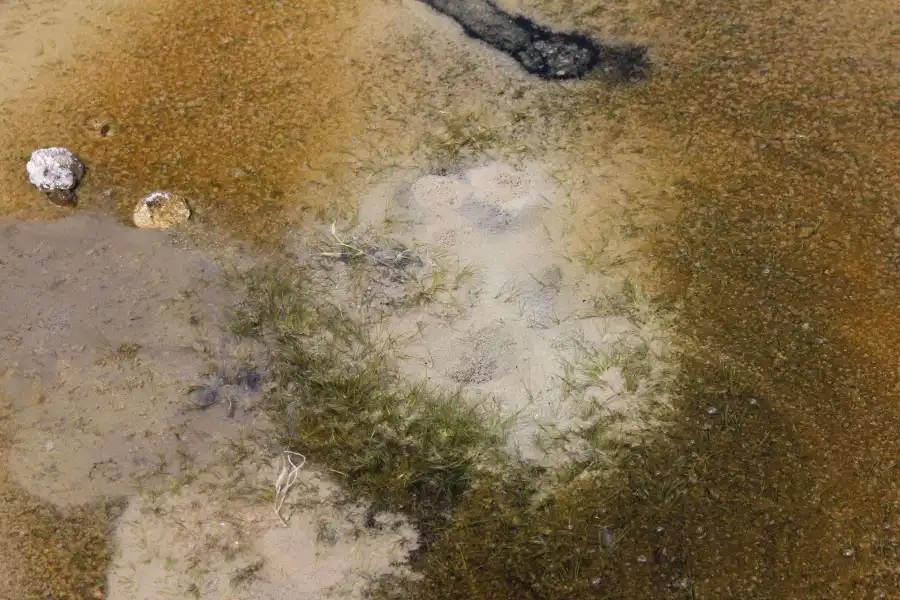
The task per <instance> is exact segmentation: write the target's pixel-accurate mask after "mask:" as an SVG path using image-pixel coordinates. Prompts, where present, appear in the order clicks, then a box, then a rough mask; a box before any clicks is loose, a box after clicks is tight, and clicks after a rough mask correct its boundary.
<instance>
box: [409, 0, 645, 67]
mask: <svg viewBox="0 0 900 600" xmlns="http://www.w3.org/2000/svg"><path fill="white" fill-rule="evenodd" d="M423 2H425V3H426V4H428V5H429V6H431V7H432V8H434V9H435V10H437V11H438V12H440V13H443V14H445V15H447V16H448V17H450V18H452V19H453V20H454V21H456V22H457V23H459V25H460V26H461V27H462V28H463V30H464V31H465V32H466V34H468V35H469V36H470V37H473V38H475V39H477V40H480V41H483V42H485V43H487V44H489V45H491V46H492V47H494V48H496V49H497V50H499V51H501V52H503V53H505V54H508V55H509V56H511V57H512V58H514V59H515V60H516V61H517V62H518V63H519V64H521V65H522V67H523V68H524V69H525V70H526V71H528V72H529V73H531V74H532V75H537V76H538V77H542V78H544V79H578V78H580V77H584V76H585V75H586V74H588V73H589V72H591V71H593V70H594V69H598V68H599V69H601V70H602V71H604V72H605V73H606V74H608V75H611V76H613V77H616V78H622V79H625V80H629V81H634V80H639V79H643V77H644V74H645V70H646V69H647V67H648V62H647V49H646V48H645V47H643V46H636V45H621V46H613V45H604V44H598V43H597V42H595V41H594V40H592V39H591V38H589V37H587V36H584V35H581V34H578V33H571V32H555V31H552V30H550V29H547V28H545V27H542V26H540V25H537V24H536V23H534V22H533V21H531V20H529V19H526V18H525V17H522V16H512V15H510V14H508V13H506V12H504V11H503V10H501V9H500V8H499V7H498V6H497V5H495V4H494V3H493V2H491V1H490V0H423Z"/></svg>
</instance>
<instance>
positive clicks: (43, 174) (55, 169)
mask: <svg viewBox="0 0 900 600" xmlns="http://www.w3.org/2000/svg"><path fill="white" fill-rule="evenodd" d="M25 169H26V170H27V171H28V181H30V182H31V183H32V185H34V187H36V188H37V189H39V190H41V191H42V192H53V191H68V190H74V189H75V188H76V187H77V186H78V184H79V183H80V182H81V178H82V177H84V165H83V164H82V163H81V161H80V160H78V157H77V156H75V155H74V154H72V153H71V152H69V151H68V150H66V149H65V148H41V149H40V150H35V151H34V152H32V153H31V160H29V161H28V164H27V165H25Z"/></svg>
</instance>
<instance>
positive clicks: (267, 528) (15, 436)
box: [0, 214, 415, 600]
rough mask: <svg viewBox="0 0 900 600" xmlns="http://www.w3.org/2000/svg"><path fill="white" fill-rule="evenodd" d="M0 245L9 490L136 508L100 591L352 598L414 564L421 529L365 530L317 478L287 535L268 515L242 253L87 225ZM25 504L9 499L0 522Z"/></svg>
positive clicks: (265, 453)
mask: <svg viewBox="0 0 900 600" xmlns="http://www.w3.org/2000/svg"><path fill="white" fill-rule="evenodd" d="M0 240H2V244H3V247H2V250H0V256H2V257H3V259H2V262H0V273H2V279H3V281H4V282H6V284H5V285H3V286H2V288H0V302H2V304H3V306H4V307H6V308H5V309H4V311H3V312H2V315H0V336H2V339H3V340H4V343H3V344H2V345H0V364H3V365H4V366H5V370H4V372H3V376H2V380H0V381H2V387H0V390H2V394H3V396H2V397H3V402H4V405H5V407H6V408H8V410H9V419H8V422H9V423H10V425H11V427H10V428H9V430H10V431H9V435H8V436H7V437H6V440H7V444H6V447H7V451H6V453H5V456H4V463H5V465H4V468H5V469H6V468H7V466H8V480H7V482H6V483H5V484H4V485H5V486H12V487H10V489H13V488H16V489H20V490H22V492H25V493H27V494H30V495H31V496H32V497H36V498H38V499H40V500H42V501H44V502H45V503H48V504H50V505H53V506H57V507H62V508H64V509H70V510H77V509H78V506H81V505H87V504H90V503H95V502H97V501H102V500H109V499H112V498H119V497H125V498H130V500H128V502H127V507H126V508H125V511H124V515H122V516H121V518H120V519H119V520H118V531H117V533H116V535H115V544H116V549H115V559H114V562H113V565H112V569H111V571H110V574H109V577H110V580H109V590H108V596H107V597H110V598H120V599H123V600H124V599H126V598H127V599H136V598H147V599H150V598H160V597H182V598H190V597H195V596H194V595H195V594H196V593H198V591H199V593H201V596H202V597H225V596H226V595H228V594H232V595H231V597H234V598H326V597H338V598H352V597H354V594H357V593H358V591H359V589H361V588H362V586H363V585H365V583H367V582H368V581H369V579H370V578H371V577H376V576H378V575H379V574H382V573H385V572H387V571H389V570H391V569H392V568H393V567H392V564H393V563H398V562H402V561H403V560H404V559H405V556H406V553H407V552H408V551H409V550H410V549H411V548H412V547H414V545H415V534H414V532H412V531H410V530H409V529H408V528H406V527H404V526H403V525H402V523H400V522H394V520H392V519H390V518H388V517H380V519H381V521H382V522H381V524H380V525H378V526H377V527H374V528H373V527H365V526H364V524H363V513H364V508H365V507H359V506H347V505H345V503H342V502H339V500H340V497H339V493H338V491H337V490H336V489H335V488H334V486H333V485H332V484H331V483H329V482H328V481H327V478H324V477H320V476H318V475H316V474H315V473H314V472H313V471H303V472H302V473H301V474H300V475H301V477H300V479H299V480H298V482H297V483H296V484H295V485H294V486H293V488H292V493H291V494H290V496H289V498H288V499H287V501H286V504H285V508H284V509H283V513H284V514H286V515H287V516H289V517H290V514H291V511H293V510H294V509H295V507H296V506H298V503H299V505H301V506H303V507H306V509H305V510H304V511H303V512H301V513H300V514H298V515H297V516H293V517H290V518H289V519H288V526H285V525H284V524H282V522H281V521H280V520H279V518H278V517H277V516H276V515H275V513H274V510H273V504H272V503H273V499H274V498H273V496H274V483H275V480H276V476H277V472H276V469H277V467H278V463H277V462H275V463H272V465H270V464H269V462H267V461H269V460H271V459H274V458H277V457H278V456H279V454H280V453H281V449H280V448H274V447H269V446H267V444H266V442H264V441H263V440H266V439H271V438H273V436H272V435H271V432H270V431H268V428H267V424H266V422H265V419H264V418H263V417H262V416H261V414H260V413H259V411H258V410H257V408H256V403H257V400H258V399H259V398H260V395H261V394H262V393H263V392H264V391H265V386H266V381H265V374H264V372H259V371H256V370H254V367H256V366H258V365H262V364H264V359H265V357H264V355H263V354H262V352H261V349H260V348H258V347H255V346H249V345H247V344H240V343H238V341H237V340H235V339H234V338H233V337H232V336H231V335H229V334H228V333H227V327H226V326H225V323H224V322H223V315H222V312H221V307H223V306H228V305H231V304H233V303H234V302H235V301H236V300H237V297H236V296H235V295H234V293H232V292H230V291H229V290H228V289H227V288H226V287H225V286H223V285H222V277H221V271H220V268H219V266H218V265H219V263H220V262H222V261H224V262H227V263H228V264H229V265H232V266H237V267H240V266H241V265H242V264H246V260H242V259H241V252H240V250H239V249H238V248H237V247H230V248H229V249H224V248H221V247H220V248H219V249H217V250H206V251H199V250H195V249H190V248H186V247H184V246H183V244H180V243H179V242H178V240H177V239H176V238H174V237H172V236H169V235H166V234H157V233H152V232H144V231H139V230H136V229H133V228H126V227H122V226H120V225H118V224H116V223H114V222H113V221H111V220H110V219H109V218H106V217H99V216H89V215H83V214H82V215H74V216H70V217H68V218H65V219H61V220H58V221H54V222H51V223H29V224H22V223H12V222H6V223H4V224H3V225H2V233H0ZM198 386H199V388H200V389H194V388H196V387H198ZM266 433H268V435H266ZM273 465H274V466H273ZM8 497H14V496H8ZM15 497H18V496H15ZM21 497H22V498H27V496H25V495H22V496H21ZM22 502H25V500H23V501H22ZM23 509H24V505H22V504H18V505H17V504H15V503H11V502H6V503H4V505H3V511H4V513H5V515H4V519H5V522H4V526H5V527H14V523H15V521H16V519H17V518H18V517H17V515H18V514H19V513H21V511H22V510H23ZM32 533H34V532H32ZM26 535H27V532H26ZM54 541H59V540H53V539H52V538H51V539H50V540H49V543H53V542H54ZM4 548H5V546H4ZM10 551H14V549H12V548H11V549H10ZM17 562H21V561H20V560H18V561H17V560H16V558H15V557H13V556H0V564H6V565H15V564H16V563H17ZM22 568H25V567H22ZM13 570H15V567H13ZM9 580H10V581H11V580H12V576H10V578H9ZM248 582H252V585H250V584H249V583H248ZM7 589H12V588H7ZM328 590H333V595H329V594H330V593H331V592H328ZM354 590H355V591H354ZM38 595H39V594H37V592H34V591H33V590H31V589H27V590H23V591H22V592H17V593H16V594H14V595H13V596H8V595H7V596H2V595H0V596H2V597H10V598H12V597H15V598H30V597H38Z"/></svg>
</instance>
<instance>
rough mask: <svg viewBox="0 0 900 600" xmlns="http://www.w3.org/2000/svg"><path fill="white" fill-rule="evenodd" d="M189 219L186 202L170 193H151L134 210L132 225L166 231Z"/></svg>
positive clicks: (188, 209) (189, 212) (189, 213)
mask: <svg viewBox="0 0 900 600" xmlns="http://www.w3.org/2000/svg"><path fill="white" fill-rule="evenodd" d="M190 218H191V209H190V207H189V206H188V203H187V200H185V199H184V198H182V197H181V196H178V195H177V194H173V193H171V192H163V191H160V192H153V193H152V194H150V195H148V196H147V197H146V198H144V199H143V200H141V201H140V202H138V204H137V206H135V208H134V224H135V225H136V226H137V227H139V228H141V229H168V228H170V227H176V226H178V225H182V224H184V223H185V222H187V220H188V219H190Z"/></svg>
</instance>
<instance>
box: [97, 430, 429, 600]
mask: <svg viewBox="0 0 900 600" xmlns="http://www.w3.org/2000/svg"><path fill="white" fill-rule="evenodd" d="M261 452H262V449H261V448H260V447H257V446H253V451H252V452H251V453H250V454H249V455H241V456H236V455H235V453H234V452H233V451H226V452H225V453H224V454H223V455H222V462H221V463H219V464H217V465H216V466H214V467H213V468H211V469H210V470H208V471H206V472H204V473H202V474H200V475H199V476H198V477H197V478H196V479H194V478H193V477H190V478H188V479H186V480H182V481H179V482H175V483H174V484H173V487H172V489H171V490H169V491H166V492H163V493H150V494H143V495H141V496H139V497H136V498H134V499H133V500H132V501H131V503H130V505H129V507H128V509H127V510H126V511H125V515H124V516H123V517H122V519H121V521H120V526H119V530H118V533H117V537H116V542H117V545H118V549H119V550H118V554H117V556H116V558H115V559H114V561H113V565H112V569H111V572H110V587H109V598H111V599H114V600H152V599H156V598H169V597H171V598H234V599H235V600H314V599H315V600H319V599H327V598H335V599H338V598H339V599H342V600H343V599H347V600H350V599H355V598H362V593H363V590H364V589H365V588H366V586H367V585H368V584H370V583H371V582H372V581H373V580H375V579H377V578H378V577H380V576H382V575H386V574H388V573H397V572H399V571H398V569H399V568H400V565H402V563H404V562H405V561H406V560H407V558H408V554H409V552H410V551H411V550H412V549H413V548H415V545H416V540H417V536H416V533H415V531H414V530H412V529H411V528H410V527H409V526H408V525H406V524H405V523H404V522H403V520H402V519H399V518H395V517H392V516H389V515H383V514H382V515H378V516H377V517H374V520H369V522H368V523H367V517H368V515H367V514H366V508H365V507H364V506H361V505H348V504H346V503H343V502H341V501H340V500H341V497H340V491H339V489H338V488H337V486H335V485H334V484H332V483H330V482H329V481H327V479H325V478H324V477H322V476H321V475H319V474H317V473H315V472H313V471H309V470H306V471H302V472H301V475H300V478H299V479H298V481H297V483H296V484H295V485H294V486H293V488H292V492H291V493H290V494H289V499H288V502H287V507H286V509H287V510H286V511H285V513H286V516H287V525H283V524H282V522H281V521H280V520H279V519H278V517H276V515H275V514H274V511H273V509H272V503H271V494H272V489H273V488H272V484H273V481H274V479H275V471H274V470H273V469H272V468H269V467H268V465H267V464H265V463H264V462H262V461H261V460H260V459H259V458H258V457H259V456H260V454H261ZM235 459H237V460H238V463H235V462H234V460H235Z"/></svg>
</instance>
